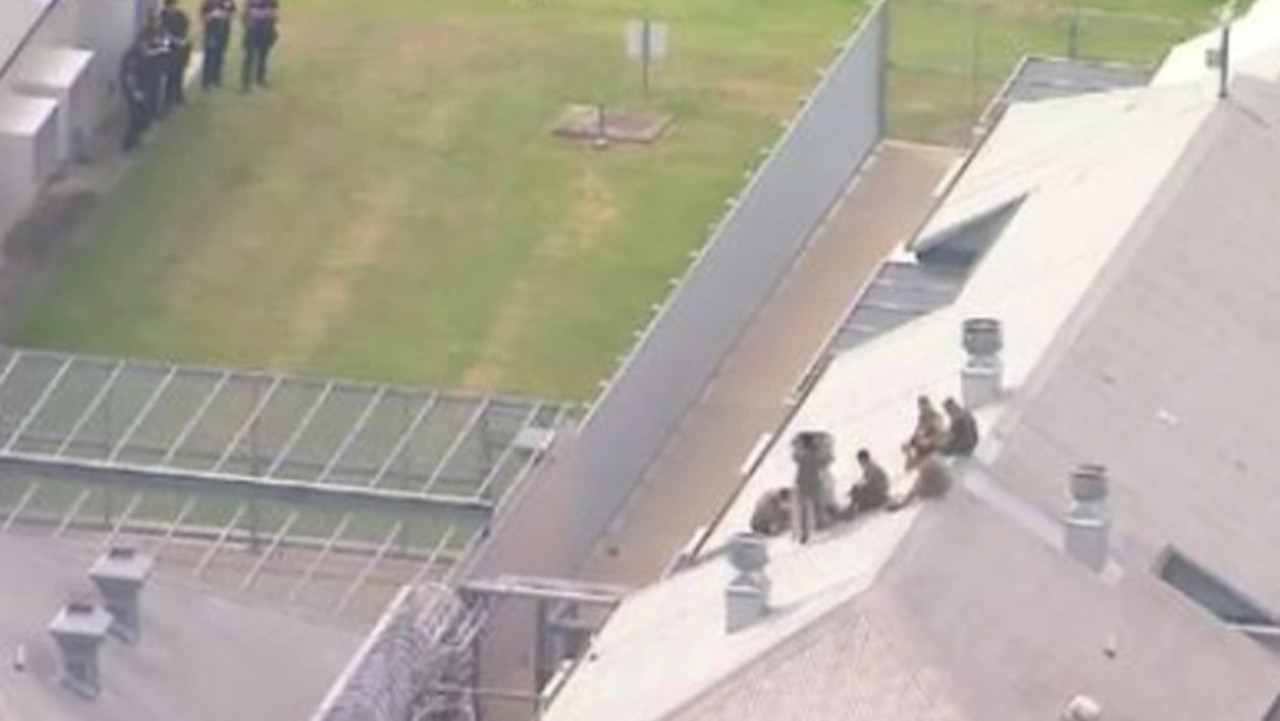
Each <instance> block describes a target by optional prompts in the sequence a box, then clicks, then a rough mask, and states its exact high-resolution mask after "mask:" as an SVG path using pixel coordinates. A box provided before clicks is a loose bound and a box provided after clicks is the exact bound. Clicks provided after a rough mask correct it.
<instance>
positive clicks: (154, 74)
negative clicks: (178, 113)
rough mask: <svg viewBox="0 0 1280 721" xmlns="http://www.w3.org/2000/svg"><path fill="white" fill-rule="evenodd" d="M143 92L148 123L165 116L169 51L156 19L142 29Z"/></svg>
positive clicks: (149, 20)
mask: <svg viewBox="0 0 1280 721" xmlns="http://www.w3.org/2000/svg"><path fill="white" fill-rule="evenodd" d="M141 42H142V92H143V97H144V99H145V102H146V104H147V120H148V123H153V122H155V121H156V120H157V119H158V118H160V117H161V116H162V115H164V86H165V76H166V75H167V72H166V70H167V68H168V63H169V50H168V47H167V46H166V44H165V38H164V33H163V32H161V30H160V26H159V24H158V23H157V22H156V19H155V18H154V17H153V18H150V19H148V20H147V24H146V25H145V26H143V28H142V41H141Z"/></svg>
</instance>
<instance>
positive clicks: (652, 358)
mask: <svg viewBox="0 0 1280 721" xmlns="http://www.w3.org/2000/svg"><path fill="white" fill-rule="evenodd" d="M886 39H887V13H886V10H885V4H884V3H883V2H882V3H880V4H877V5H876V6H875V7H874V8H873V9H872V10H871V11H870V12H869V13H868V15H867V16H866V17H865V18H864V20H863V22H862V24H861V26H860V27H859V29H858V30H857V32H856V33H855V34H854V35H853V36H852V37H851V39H850V40H849V42H848V43H847V44H846V45H845V46H844V48H843V49H842V51H841V52H840V53H839V55H838V56H837V57H836V59H835V61H834V62H833V63H832V65H831V66H830V67H829V68H828V70H827V72H826V73H825V76H824V78H823V80H822V82H821V83H820V85H819V86H818V88H817V89H816V90H815V91H814V93H813V95H812V96H811V97H810V99H809V101H808V102H807V103H806V105H805V106H804V107H803V109H802V110H801V111H800V113H799V114H798V115H797V117H796V118H795V120H794V121H793V122H792V124H791V126H790V127H789V129H788V130H787V132H786V134H785V135H784V136H783V138H782V140H781V141H780V142H779V144H778V145H777V147H776V148H775V149H774V151H773V153H772V154H771V155H770V156H769V157H768V158H767V160H766V161H765V162H764V164H762V165H761V167H760V169H759V171H758V172H757V173H756V175H755V177H754V178H753V179H752V181H751V182H750V183H749V184H748V186H747V188H746V189H745V190H744V191H743V193H742V195H741V196H739V198H738V200H737V202H736V203H735V204H734V206H733V207H732V208H731V210H730V211H729V213H728V214H727V215H726V216H725V217H724V219H723V220H722V222H721V223H720V225H719V226H718V228H717V229H716V231H715V233H714V235H713V237H712V238H711V240H710V242H709V243H708V245H707V246H706V247H705V248H704V250H703V252H702V253H701V255H700V257H699V259H698V260H697V261H696V262H695V263H694V265H693V266H692V267H691V269H690V270H689V272H688V274H687V275H686V276H685V277H684V279H683V281H682V282H681V283H680V285H679V286H678V287H677V288H676V290H675V292H674V293H673V294H672V295H671V297H670V298H669V299H668V301H667V303H666V304H665V306H663V308H662V309H661V311H660V312H659V314H658V316H657V317H656V318H655V319H654V321H653V323H652V324H651V325H650V326H649V328H648V330H647V331H646V332H645V334H644V336H643V337H642V339H641V340H640V342H639V344H638V345H637V346H636V348H635V349H634V351H633V352H632V354H631V355H630V356H629V358H628V359H627V361H626V362H625V363H624V365H623V366H622V367H621V369H620V370H619V371H618V373H617V374H616V375H615V376H614V378H613V379H612V381H611V382H610V384H609V386H608V387H607V389H606V390H605V393H604V394H603V396H602V397H601V398H600V400H599V401H598V402H597V403H596V405H595V406H594V407H593V409H592V411H591V413H590V414H589V416H588V417H587V418H586V419H585V420H584V422H583V425H582V428H581V430H580V434H579V436H580V437H579V439H578V453H577V459H576V466H577V468H576V470H577V472H578V473H579V474H580V477H579V478H578V488H577V491H576V492H575V494H574V496H573V504H574V511H573V517H572V528H571V533H572V540H571V544H572V547H573V549H574V551H573V552H574V556H575V558H577V560H578V561H579V562H581V560H583V559H584V558H585V557H586V555H587V554H588V553H589V552H590V550H591V548H592V547H593V546H594V544H595V543H596V541H597V540H598V539H599V538H600V536H601V535H602V534H603V533H604V531H605V530H606V528H607V527H608V524H609V523H610V521H611V520H612V519H613V518H614V516H615V515H616V514H617V513H618V512H619V511H620V510H621V508H622V507H623V505H624V504H625V502H626V500H627V499H628V498H629V497H630V495H631V493H632V492H633V491H634V490H635V489H636V488H637V486H639V484H640V482H641V480H642V479H643V478H644V475H645V472H646V470H647V469H648V468H649V465H650V464H651V463H652V462H653V460H654V459H655V458H656V457H657V455H658V453H659V452H660V450H661V449H662V447H663V445H664V444H665V443H666V441H667V439H668V437H669V436H670V434H671V433H672V432H673V431H674V430H675V429H676V427H677V426H678V424H679V422H680V419H681V418H682V417H683V415H684V413H685V412H686V411H687V410H688V409H689V408H690V406H692V405H693V404H694V403H695V402H696V401H697V400H698V398H699V397H700V396H701V394H702V393H703V391H704V390H705V388H706V387H707V385H708V383H709V382H710V381H711V379H712V378H713V377H714V375H715V373H716V370H717V368H718V367H719V366H720V364H721V362H722V361H723V360H724V358H725V356H726V355H727V353H728V352H729V350H730V348H731V347H732V346H733V344H734V342H735V340H736V339H737V337H738V334H739V333H740V332H741V331H742V329H743V328H744V327H745V326H746V325H747V323H748V322H749V321H750V319H751V317H752V316H753V315H754V313H755V312H756V310H757V309H758V308H759V307H760V306H761V305H762V304H763V303H764V301H765V300H766V299H767V297H768V296H769V294H770V293H771V292H772V291H773V289H774V287H775V286H776V285H777V283H778V281H779V280H781V279H782V278H783V277H784V275H785V274H786V273H787V271H788V269H789V268H790V266H791V264H792V263H793V261H794V260H795V258H796V256H797V255H798V254H799V252H800V251H801V249H802V248H803V247H804V245H805V243H806V241H807V240H808V239H809V236H810V235H811V233H812V231H813V229H814V228H815V227H816V226H817V225H818V224H819V222H820V221H821V220H822V218H823V217H824V216H825V215H826V214H827V212H828V211H829V209H830V208H831V206H832V204H833V203H834V202H835V201H836V200H837V199H838V198H839V197H840V195H841V193H842V192H843V190H844V189H845V188H846V187H847V185H848V183H849V181H850V179H851V177H852V176H853V174H854V173H855V172H856V171H857V169H858V168H859V167H860V165H861V164H862V162H863V161H864V160H865V159H866V157H867V156H868V154H869V153H870V152H871V151H872V149H873V148H874V147H875V145H876V144H877V142H879V140H880V139H881V137H882V136H883V134H884V127H885V87H884V79H885V55H886V47H885V45H886Z"/></svg>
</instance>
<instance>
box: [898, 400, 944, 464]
mask: <svg viewBox="0 0 1280 721" xmlns="http://www.w3.org/2000/svg"><path fill="white" fill-rule="evenodd" d="M916 409H917V411H918V413H919V415H918V416H917V418H916V428H915V431H913V432H912V434H911V437H910V438H908V439H907V442H906V443H903V444H902V453H903V455H905V456H906V457H907V462H906V469H907V470H908V471H910V470H914V469H915V467H916V466H917V465H918V464H919V463H920V462H921V460H923V459H924V458H925V457H926V456H928V455H929V454H930V453H933V452H934V451H936V450H938V448H940V447H941V446H942V444H943V443H944V442H945V441H946V439H947V428H946V424H945V423H944V421H943V419H942V414H941V413H939V412H938V409H936V408H934V407H933V403H932V402H931V401H930V400H929V397H928V396H920V397H919V398H917V399H916Z"/></svg>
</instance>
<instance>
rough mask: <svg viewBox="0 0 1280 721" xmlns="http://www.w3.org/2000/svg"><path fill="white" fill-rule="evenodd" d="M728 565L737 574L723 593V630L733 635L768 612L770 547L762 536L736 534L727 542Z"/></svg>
mask: <svg viewBox="0 0 1280 721" xmlns="http://www.w3.org/2000/svg"><path fill="white" fill-rule="evenodd" d="M728 556H729V563H730V564H731V565H732V566H733V568H734V570H736V571H737V572H738V573H737V575H736V576H735V577H734V578H733V580H732V581H730V582H729V586H728V588H726V589H725V592H724V600H725V614H724V620H725V630H726V631H728V632H729V633H734V632H735V631H739V630H741V629H744V628H746V627H747V626H750V625H751V624H753V623H755V622H756V621H759V620H760V619H762V618H764V617H765V616H766V615H767V614H768V613H769V578H768V576H766V575H765V574H764V567H765V566H766V565H768V563H769V548H768V546H767V545H765V539H764V537H763V536H759V535H756V534H754V533H739V534H736V535H734V536H733V538H731V539H730V540H729V552H728Z"/></svg>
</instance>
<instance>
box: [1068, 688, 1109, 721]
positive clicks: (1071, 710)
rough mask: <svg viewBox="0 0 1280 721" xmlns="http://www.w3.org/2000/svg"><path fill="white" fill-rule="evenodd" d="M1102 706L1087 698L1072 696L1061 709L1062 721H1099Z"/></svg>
mask: <svg viewBox="0 0 1280 721" xmlns="http://www.w3.org/2000/svg"><path fill="white" fill-rule="evenodd" d="M1101 719H1102V704H1100V703H1098V702H1097V701H1094V700H1093V699H1091V698H1089V697H1088V696H1084V695H1080V694H1077V695H1075V696H1072V697H1071V698H1070V699H1069V700H1068V701H1067V705H1066V706H1064V707H1063V708H1062V721H1101Z"/></svg>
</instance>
